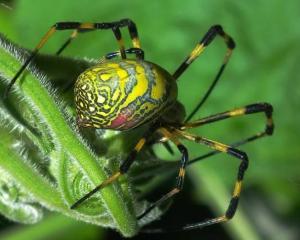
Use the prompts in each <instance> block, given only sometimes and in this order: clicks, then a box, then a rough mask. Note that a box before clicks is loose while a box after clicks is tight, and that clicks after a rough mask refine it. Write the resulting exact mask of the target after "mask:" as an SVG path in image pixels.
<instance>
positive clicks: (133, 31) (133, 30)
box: [56, 19, 141, 58]
mask: <svg viewBox="0 0 300 240" xmlns="http://www.w3.org/2000/svg"><path fill="white" fill-rule="evenodd" d="M97 24H98V25H100V23H97ZM107 24H111V27H110V28H111V29H112V30H113V32H114V34H115V37H116V38H117V40H118V42H119V47H120V52H121V53H122V54H123V58H125V55H124V43H123V39H122V36H121V32H120V29H119V28H121V27H128V31H129V35H130V38H131V41H132V45H133V47H134V48H141V44H140V40H139V37H138V31H137V27H136V25H135V23H134V22H133V21H132V20H130V19H122V20H120V21H117V22H111V23H106V25H107ZM100 26H101V25H100ZM97 29H102V28H92V29H80V28H79V29H76V30H74V32H73V33H72V34H71V35H70V37H69V38H68V39H67V41H66V42H65V43H64V44H63V45H62V46H61V47H60V48H59V50H58V51H57V52H56V55H59V54H60V53H61V52H62V51H63V50H64V49H65V48H66V47H67V46H68V45H69V44H70V43H71V42H72V40H73V39H74V38H76V37H77V35H78V33H85V32H88V31H93V30H97ZM106 29H108V28H106ZM136 56H137V57H139V55H138V54H136Z"/></svg>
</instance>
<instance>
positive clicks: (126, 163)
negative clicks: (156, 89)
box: [70, 125, 156, 209]
mask: <svg viewBox="0 0 300 240" xmlns="http://www.w3.org/2000/svg"><path fill="white" fill-rule="evenodd" d="M155 130H156V125H153V126H152V127H150V128H149V129H148V131H147V132H146V133H145V134H144V136H143V137H142V138H141V139H140V140H139V141H138V142H137V144H136V145H135V147H134V149H133V150H132V151H131V152H130V153H129V155H128V156H127V158H126V159H125V161H124V162H123V163H122V164H121V165H120V167H119V171H117V172H116V173H114V174H112V175H111V176H110V177H109V178H107V179H106V180H104V181H103V182H102V183H101V184H99V185H98V186H96V187H95V188H94V189H93V190H91V191H90V192H88V193H87V194H85V195H84V196H83V197H81V198H80V199H79V200H77V201H76V202H75V203H74V204H73V205H71V207H70V208H71V209H75V208H76V207H78V206H79V205H80V204H82V203H83V202H84V201H85V200H87V199H88V198H90V197H91V196H92V195H94V194H95V193H96V192H98V191H100V190H101V189H102V188H104V187H106V186H107V185H109V184H111V183H113V182H114V181H115V180H117V179H118V178H119V177H120V176H121V175H123V174H125V173H126V172H127V171H128V170H129V168H130V166H131V165H132V163H133V162H134V160H135V159H136V156H137V154H138V153H139V152H140V151H141V149H142V148H143V146H144V145H145V143H146V142H147V139H148V138H149V137H150V136H151V134H152V133H153V132H154V131H155Z"/></svg>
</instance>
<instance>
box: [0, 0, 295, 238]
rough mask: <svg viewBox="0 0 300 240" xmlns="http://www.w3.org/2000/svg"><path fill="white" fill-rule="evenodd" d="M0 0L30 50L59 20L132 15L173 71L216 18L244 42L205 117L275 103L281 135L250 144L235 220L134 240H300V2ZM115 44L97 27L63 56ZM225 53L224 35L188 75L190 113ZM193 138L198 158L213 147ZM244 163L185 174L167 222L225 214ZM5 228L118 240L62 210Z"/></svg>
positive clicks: (228, 135) (1, 16)
mask: <svg viewBox="0 0 300 240" xmlns="http://www.w3.org/2000/svg"><path fill="white" fill-rule="evenodd" d="M0 3H1V4H0V31H1V33H3V34H5V35H6V36H7V37H8V38H9V39H10V40H12V41H14V42H16V43H18V44H19V45H20V46H22V47H25V48H28V49H32V48H34V46H35V45H36V44H37V42H38V41H39V40H40V38H41V37H42V35H43V34H44V33H45V32H46V31H47V30H48V28H49V27H50V26H51V25H52V24H54V23H55V22H58V21H85V22H101V21H115V20H118V19H121V18H131V19H133V20H134V21H135V22H136V24H137V26H138V30H139V35H140V39H141V42H142V48H143V49H144V51H145V54H146V59H147V60H150V61H153V62H155V63H157V64H159V65H161V66H163V67H164V68H166V69H167V70H168V71H170V72H171V73H172V72H173V71H174V70H175V69H176V67H177V66H178V65H179V64H180V63H181V62H182V60H183V59H184V58H185V57H186V55H187V54H189V52H190V51H191V50H192V49H193V47H194V46H195V44H196V43H197V41H198V40H199V39H200V38H201V37H202V36H203V35H204V34H205V32H206V31H207V30H208V28H209V27H210V26H211V25H213V24H216V23H219V24H221V25H222V26H223V27H224V29H225V31H226V32H228V33H229V34H230V35H231V36H232V37H233V38H234V39H235V41H236V43H237V48H236V50H235V52H234V54H233V57H232V59H231V60H230V63H229V65H228V68H227V69H226V71H225V74H224V75H223V77H222V79H221V81H220V83H219V85H218V86H217V88H216V90H215V91H214V92H213V94H212V96H211V97H210V99H209V101H208V102H207V103H206V104H205V105H204V107H203V108H202V109H201V111H200V112H199V113H198V114H197V117H203V116H206V115H209V114H212V113H217V112H221V111H224V110H229V109H232V108H234V107H239V106H244V105H246V104H249V103H255V102H269V103H271V104H272V105H273V107H274V121H275V124H276V125H275V126H276V127H275V134H274V135H273V136H272V137H271V138H265V139H261V140H259V141H257V142H255V143H251V144H249V145H247V146H243V147H242V149H243V150H245V151H246V152H247V153H248V155H249V157H250V168H249V170H248V172H247V174H246V179H245V184H244V189H243V193H242V196H241V201H240V203H241V204H240V207H239V209H238V213H237V215H236V217H235V218H234V219H233V220H232V221H231V222H230V223H227V224H223V225H222V226H220V225H219V226H213V227H209V228H206V229H203V230H195V231H191V232H187V233H178V234H169V235H164V236H155V235H153V236H145V235H139V236H137V237H135V239H156V238H157V239H183V238H186V239H246V240H248V239H249V240H254V239H285V240H293V239H295V240H296V239H299V238H300V233H299V232H300V229H299V227H300V194H299V191H300V175H299V172H300V163H299V160H300V157H299V156H300V150H299V136H300V134H299V133H300V128H299V122H300V121H299V120H300V117H299V114H298V111H299V109H300V108H299V106H300V104H299V101H300V81H299V80H300V79H299V59H300V51H299V41H300V28H299V26H298V25H299V19H300V12H299V9H300V2H299V1H298V0H289V1H280V0H275V1H263V0H254V1H251V2H250V1H234V0H226V1H211V0H190V1H180V0H165V1H154V0H153V1H138V0H135V1H117V0H103V1H84V0H79V1H69V0H64V1H58V0H44V1H38V0H26V1H25V0H23V1H17V0H16V1H0ZM67 35H68V33H66V32H64V33H57V34H56V35H55V36H54V37H53V38H52V39H51V41H49V43H48V44H47V45H46V46H45V47H44V48H43V50H42V52H43V53H49V54H51V53H53V52H55V50H57V48H58V46H60V44H62V42H63V41H64V39H66V36H67ZM116 47H117V45H116V43H115V41H114V38H113V35H112V33H111V32H109V31H107V32H93V33H87V34H84V35H81V36H80V37H78V39H76V41H74V44H72V46H71V47H70V48H68V49H67V50H66V51H65V52H64V55H66V56H71V57H78V58H83V57H88V58H100V57H101V56H103V55H104V54H105V53H107V52H111V51H114V50H115V49H116ZM224 52H225V47H224V43H223V42H222V40H221V39H218V40H216V41H215V42H214V43H213V44H212V45H211V46H210V47H209V48H208V49H207V51H205V53H204V54H203V55H202V56H201V58H199V59H198V60H197V61H196V62H195V63H193V65H192V66H191V67H190V68H189V69H188V70H187V71H186V73H185V74H184V75H183V76H182V77H181V79H180V81H179V82H178V85H179V100H180V101H181V102H182V103H183V104H184V105H185V106H186V109H187V112H189V111H191V110H192V109H193V107H194V106H195V105H196V104H197V102H198V101H199V99H200V98H201V96H202V95H203V94H204V93H205V91H206V89H207V88H208V86H209V84H210V82H211V81H212V78H213V76H214V74H215V73H216V70H217V68H218V66H219V65H220V63H221V61H222V59H223V55H224ZM264 121H265V120H264V118H263V116H262V115H257V116H246V117H242V118H239V119H232V120H227V121H225V122H220V123H215V124H212V125H209V126H205V127H203V128H201V129H198V130H197V131H196V132H197V133H198V134H201V135H203V136H206V137H209V138H212V139H215V140H218V141H221V142H224V143H231V142H234V141H235V140H239V139H242V138H244V137H247V136H249V135H251V134H253V133H255V132H257V131H260V130H261V129H262V128H263V127H264ZM187 145H188V146H189V149H190V155H191V157H196V156H199V155H201V154H203V153H206V151H207V149H206V148H204V147H202V146H198V145H195V144H190V143H187ZM158 151H159V149H158ZM236 168H237V161H235V160H232V159H231V158H229V157H227V156H221V155H219V156H216V157H213V158H211V159H210V160H207V161H203V162H201V163H198V164H195V165H192V166H191V167H190V168H189V169H188V171H187V178H188V179H187V181H186V185H185V187H186V188H185V191H184V192H183V193H182V194H181V196H179V197H178V198H177V199H176V200H175V202H174V206H172V207H171V209H170V210H169V212H168V214H167V216H166V217H165V219H164V220H163V221H162V223H161V225H168V224H169V225H170V224H176V223H180V222H183V223H184V222H193V221H198V220H202V219H205V218H209V217H213V216H219V215H221V214H222V213H223V212H224V210H225V208H226V206H227V204H228V201H229V197H230V191H231V189H232V186H233V182H234V177H235V175H236ZM171 183H172V182H171ZM181 215H182V216H181ZM183 215H184V216H183ZM179 216H180V218H179ZM0 225H1V232H0V239H53V237H59V238H60V239H98V240H100V239H120V237H119V236H118V234H116V233H113V232H112V231H109V230H105V229H100V228H99V227H94V226H90V225H87V224H84V223H79V222H74V221H73V220H70V219H66V218H64V217H62V216H56V215H54V216H49V217H48V218H46V219H45V220H44V221H43V222H41V223H40V224H37V225H35V226H20V225H18V224H13V223H11V222H8V221H7V220H5V219H4V218H2V219H1V221H0Z"/></svg>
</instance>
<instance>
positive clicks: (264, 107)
mask: <svg viewBox="0 0 300 240" xmlns="http://www.w3.org/2000/svg"><path fill="white" fill-rule="evenodd" d="M260 112H263V113H265V116H266V119H267V121H266V127H265V131H264V132H265V134H266V135H272V133H273V131H274V123H273V119H272V113H273V107H272V105H270V104H268V103H254V104H250V105H247V106H245V107H241V108H236V109H233V110H230V111H226V112H222V113H217V114H214V115H211V116H209V117H205V118H202V119H199V120H196V121H193V122H190V123H184V124H183V125H182V126H181V127H180V129H181V130H186V129H189V128H195V127H199V126H202V125H205V124H209V123H213V122H216V121H220V120H224V119H227V118H231V117H236V116H242V115H247V114H253V113H260Z"/></svg>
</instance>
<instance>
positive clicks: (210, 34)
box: [173, 25, 235, 121]
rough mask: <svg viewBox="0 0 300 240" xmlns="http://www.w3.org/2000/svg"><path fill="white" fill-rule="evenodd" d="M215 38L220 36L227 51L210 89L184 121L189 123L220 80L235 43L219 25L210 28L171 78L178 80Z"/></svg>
mask: <svg viewBox="0 0 300 240" xmlns="http://www.w3.org/2000/svg"><path fill="white" fill-rule="evenodd" d="M216 36H220V37H222V38H223V39H224V41H225V43H226V46H227V51H226V54H225V57H224V60H223V63H222V65H221V67H220V68H219V70H218V72H217V75H216V76H215V78H214V81H213V82H212V83H211V85H210V87H209V88H208V90H207V91H206V93H205V94H204V96H203V97H202V99H201V100H200V102H199V103H198V105H197V106H196V107H195V109H194V110H193V111H192V112H191V113H190V115H189V116H188V117H187V118H186V121H189V120H190V119H191V118H192V117H193V116H194V114H195V113H196V112H197V111H198V110H199V108H200V107H201V106H202V105H203V104H204V102H205V101H206V99H207V98H208V97H209V95H210V93H211V92H212V90H213V88H214V87H215V85H216V84H217V82H218V80H219V79H220V77H221V75H222V73H223V71H224V69H225V67H226V65H227V63H228V61H229V59H230V56H231V54H232V51H233V49H234V48H235V43H234V41H233V39H232V38H231V37H230V36H229V35H228V34H227V33H225V32H224V30H223V28H222V27H221V26H220V25H215V26H212V27H211V28H210V29H209V30H208V31H207V33H206V34H205V35H204V37H203V38H202V39H201V41H200V42H199V43H198V44H197V45H196V47H195V48H194V49H193V51H192V52H191V53H190V55H189V56H187V57H186V59H185V60H184V61H183V62H182V63H181V65H180V66H179V67H178V68H177V70H176V71H175V73H174V74H173V77H174V78H175V79H178V78H179V77H180V76H181V74H182V73H183V72H184V71H185V70H186V69H187V68H188V66H189V65H190V64H191V63H192V62H193V61H194V60H195V59H196V58H197V57H198V56H199V55H200V54H201V53H202V52H203V51H204V49H205V48H206V47H207V46H208V45H209V44H210V43H211V42H212V41H213V40H214V39H215V37H216Z"/></svg>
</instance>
